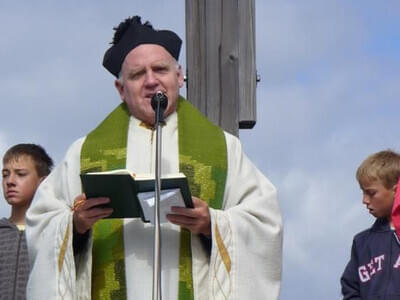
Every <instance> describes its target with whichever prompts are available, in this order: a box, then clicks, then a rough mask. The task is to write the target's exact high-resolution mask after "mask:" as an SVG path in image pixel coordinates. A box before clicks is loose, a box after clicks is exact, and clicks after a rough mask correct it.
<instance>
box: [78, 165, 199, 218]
mask: <svg viewBox="0 0 400 300" xmlns="http://www.w3.org/2000/svg"><path fill="white" fill-rule="evenodd" d="M80 177H81V182H82V190H83V192H84V193H85V194H86V198H87V199H89V198H94V197H108V198H110V199H111V201H110V204H109V205H108V206H110V207H111V208H113V213H112V214H111V215H110V216H109V217H108V218H142V220H143V221H144V222H149V220H148V219H147V218H145V216H144V215H143V210H142V206H141V204H140V201H139V198H138V193H143V192H150V191H154V190H155V180H154V176H153V177H151V176H148V175H136V176H135V175H132V174H131V173H130V172H129V171H128V170H114V171H109V172H96V173H86V174H81V175H80ZM177 188H179V189H180V192H181V195H182V198H183V201H184V205H185V206H186V207H190V208H192V207H193V202H192V197H191V194H190V190H189V185H188V181H187V178H186V177H185V175H184V174H182V173H178V174H170V175H166V176H162V177H161V190H171V189H177Z"/></svg>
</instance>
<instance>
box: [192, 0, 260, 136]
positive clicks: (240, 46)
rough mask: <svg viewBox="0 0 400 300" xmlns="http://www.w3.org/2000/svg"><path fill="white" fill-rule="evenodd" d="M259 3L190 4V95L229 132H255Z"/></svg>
mask: <svg viewBox="0 0 400 300" xmlns="http://www.w3.org/2000/svg"><path fill="white" fill-rule="evenodd" d="M254 1H255V0H212V1H207V0H186V51H187V53H186V64H187V89H188V90H187V95H188V99H189V101H191V102H192V103H193V104H194V105H195V106H196V107H197V108H199V109H200V111H201V112H202V113H203V114H205V115H206V116H207V117H208V118H209V119H210V120H212V121H213V122H215V123H216V124H218V125H219V126H221V127H222V128H223V129H225V130H226V131H228V132H230V133H232V134H235V135H238V134H239V128H252V127H253V126H254V124H255V122H256V107H255V88H256V71H255V46H254V45H255V31H254V30H255V28H254V27H255V26H254V24H255V22H254Z"/></svg>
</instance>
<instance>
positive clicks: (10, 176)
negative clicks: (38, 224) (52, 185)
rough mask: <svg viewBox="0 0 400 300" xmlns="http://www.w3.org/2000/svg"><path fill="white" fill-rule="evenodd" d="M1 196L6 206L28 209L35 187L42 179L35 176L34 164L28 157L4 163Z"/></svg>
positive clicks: (24, 156)
mask: <svg viewBox="0 0 400 300" xmlns="http://www.w3.org/2000/svg"><path fill="white" fill-rule="evenodd" d="M2 175H3V194H4V198H5V199H6V200H7V202H8V204H10V205H12V206H15V207H21V208H22V207H29V205H30V203H31V201H32V198H33V196H34V194H35V191H36V189H37V187H38V186H39V184H40V182H41V181H42V180H43V178H44V177H39V175H38V174H37V171H36V168H35V163H34V161H33V160H32V158H31V157H30V156H28V155H21V156H19V157H15V158H13V159H11V160H10V161H8V162H6V163H4V166H3V170H2Z"/></svg>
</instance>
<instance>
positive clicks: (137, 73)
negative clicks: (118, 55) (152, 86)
mask: <svg viewBox="0 0 400 300" xmlns="http://www.w3.org/2000/svg"><path fill="white" fill-rule="evenodd" d="M143 74H144V72H143V71H139V72H135V73H129V75H128V78H129V79H132V80H135V79H139V78H140V77H141V76H142V75H143Z"/></svg>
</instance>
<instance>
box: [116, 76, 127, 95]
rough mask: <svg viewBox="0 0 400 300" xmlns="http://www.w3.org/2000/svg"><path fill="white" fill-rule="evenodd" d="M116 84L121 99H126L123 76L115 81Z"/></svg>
mask: <svg viewBox="0 0 400 300" xmlns="http://www.w3.org/2000/svg"><path fill="white" fill-rule="evenodd" d="M114 86H115V88H116V89H117V91H118V93H119V96H120V98H121V100H122V101H125V100H124V85H123V84H122V78H121V77H120V78H118V79H116V80H115V81H114Z"/></svg>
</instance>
